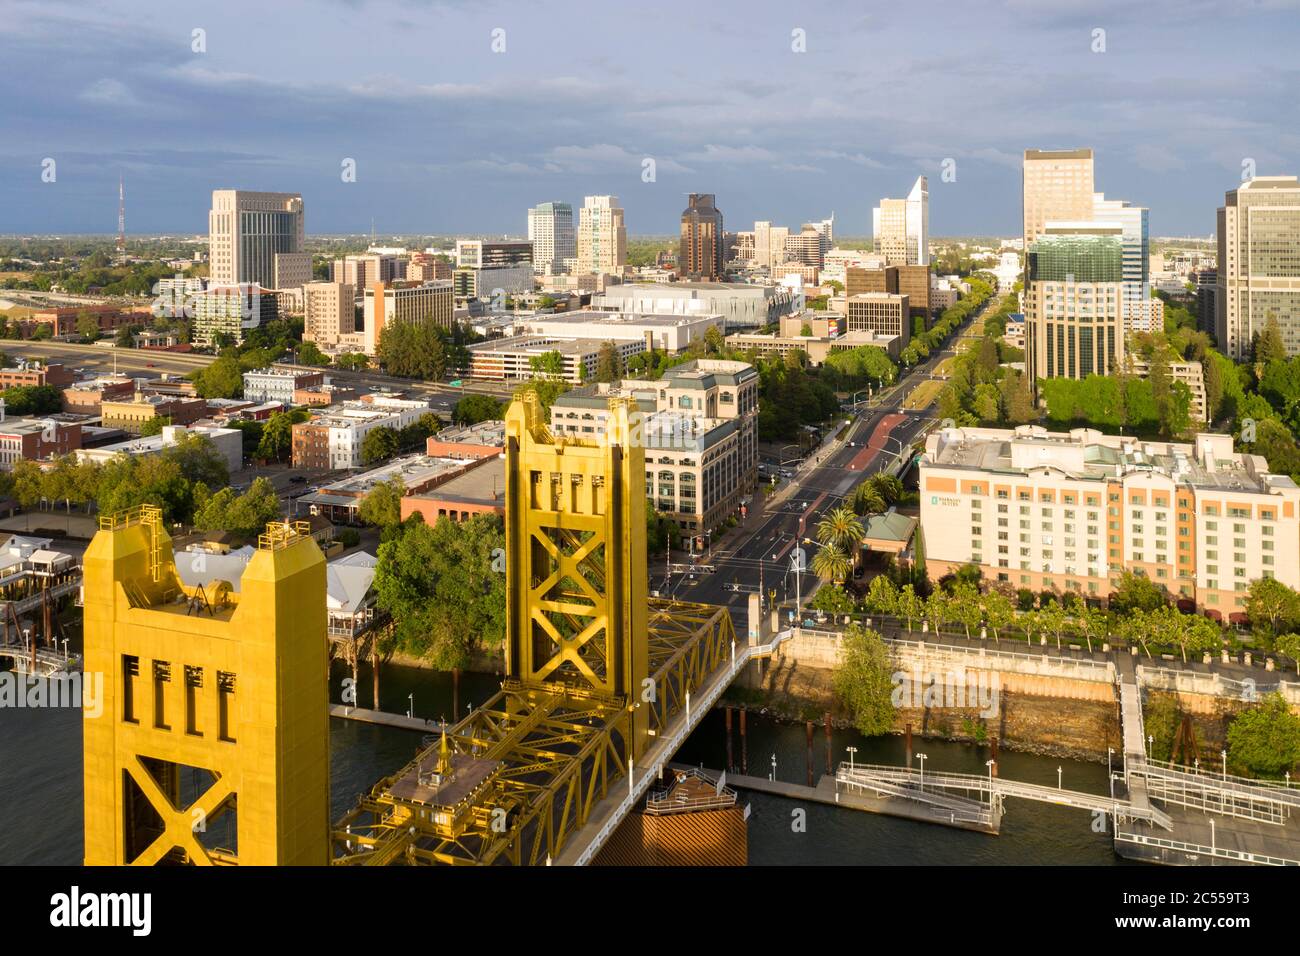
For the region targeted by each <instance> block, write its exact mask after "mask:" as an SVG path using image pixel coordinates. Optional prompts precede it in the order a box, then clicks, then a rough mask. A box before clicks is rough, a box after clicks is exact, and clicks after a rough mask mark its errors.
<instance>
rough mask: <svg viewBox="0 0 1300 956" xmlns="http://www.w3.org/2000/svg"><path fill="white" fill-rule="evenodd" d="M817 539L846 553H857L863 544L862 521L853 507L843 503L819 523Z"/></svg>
mask: <svg viewBox="0 0 1300 956" xmlns="http://www.w3.org/2000/svg"><path fill="white" fill-rule="evenodd" d="M817 540H818V541H820V542H821V543H822V544H826V545H830V546H831V547H834V548H838V549H839V550H840V551H843V552H844V553H845V554H849V555H853V554H856V553H857V550H858V547H859V546H860V545H861V544H862V522H861V521H859V520H858V516H857V515H855V514H854V513H853V509H852V508H847V507H844V506H843V505H841V506H840V507H838V508H836V509H835V510H834V511H832V512H830V513H829V514H827V515H826V517H825V518H823V519H822V520H821V522H820V523H819V524H818V525H817Z"/></svg>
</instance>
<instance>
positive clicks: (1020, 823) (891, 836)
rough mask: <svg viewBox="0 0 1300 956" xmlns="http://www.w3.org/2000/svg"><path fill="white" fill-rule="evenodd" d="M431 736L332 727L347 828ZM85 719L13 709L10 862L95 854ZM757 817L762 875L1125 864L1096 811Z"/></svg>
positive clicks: (713, 727)
mask: <svg viewBox="0 0 1300 956" xmlns="http://www.w3.org/2000/svg"><path fill="white" fill-rule="evenodd" d="M344 676H346V672H345V671H344V670H343V669H342V667H341V666H339V665H337V664H336V665H335V668H334V672H333V675H332V677H333V679H332V681H331V686H332V687H333V688H335V689H336V691H335V692H336V693H337V688H339V687H340V686H341V682H342V681H341V679H342V678H343V677H344ZM380 683H381V703H382V704H383V706H384V709H386V710H390V711H394V712H405V711H406V709H407V707H408V706H409V704H410V703H411V701H410V698H409V697H408V695H411V694H413V695H414V706H415V713H416V714H417V715H419V716H427V717H429V718H430V719H432V720H434V721H437V720H439V719H441V718H443V717H446V718H448V719H450V717H451V713H450V707H451V680H450V676H449V675H446V674H440V673H434V672H431V671H428V670H423V669H420V668H413V667H402V666H395V665H388V666H385V668H384V670H383V672H382V675H381V681H380ZM498 685H499V678H497V677H493V676H492V675H485V674H466V675H464V677H463V678H462V680H461V709H462V712H463V711H465V710H466V709H467V708H469V707H471V706H473V705H475V704H479V703H482V702H483V701H484V700H486V699H487V697H488V696H490V695H491V694H492V693H494V692H495V691H496V690H497V688H498ZM359 686H360V688H361V692H360V700H359V703H360V704H361V705H362V706H368V705H369V704H370V686H371V683H370V675H369V671H368V670H367V669H366V668H362V670H361V673H360V681H359ZM724 728H725V724H724V717H723V714H722V713H721V712H720V711H714V712H713V713H711V714H709V715H708V716H707V717H706V718H705V719H704V721H703V723H701V725H700V727H699V728H698V729H697V730H696V732H695V734H694V735H693V736H692V737H691V738H690V739H689V740H688V741H687V742H686V744H685V745H684V746H683V748H682V750H681V752H680V753H679V754H678V757H677V759H678V760H679V761H680V762H682V763H689V764H697V765H698V764H703V766H704V767H706V768H710V769H718V768H720V767H721V766H722V765H723V764H724V763H725V760H726V731H725V729H724ZM815 730H816V733H815V735H814V738H813V759H814V770H815V772H816V773H818V774H820V773H821V772H822V771H823V770H824V769H825V759H826V758H825V753H826V747H825V741H824V738H823V736H822V734H823V730H822V728H821V727H820V726H818V727H816V728H815ZM748 731H749V733H748V738H749V743H748V766H749V772H750V773H751V774H752V775H755V776H764V777H765V776H767V775H768V773H769V772H771V758H772V756H773V755H775V757H776V774H777V777H778V779H781V780H789V781H791V782H795V783H806V782H807V744H806V737H805V730H804V728H803V726H802V725H791V724H781V723H777V722H775V721H771V720H768V719H766V718H764V717H762V716H760V715H757V714H754V713H751V714H750V718H749V721H748ZM733 733H734V734H735V736H733V738H732V739H733V745H734V747H735V759H736V762H737V763H739V761H740V741H739V730H738V726H737V727H736V728H735V729H734V730H733ZM421 736H422V735H421V734H419V733H416V732H413V731H407V730H397V729H393V728H388V727H376V726H372V725H369V724H362V723H359V722H356V721H351V720H343V719H338V718H335V719H331V721H330V795H331V807H332V818H335V819H337V817H338V816H340V815H341V814H342V813H343V812H344V811H345V810H346V809H347V808H348V807H350V806H351V805H352V804H353V803H354V802H355V800H356V797H357V795H358V794H359V793H361V792H363V791H364V790H367V789H368V788H369V787H370V786H371V785H372V784H373V783H374V782H375V781H376V780H378V779H379V778H380V777H381V776H383V775H385V774H387V773H391V772H392V771H393V770H395V769H397V768H398V767H400V766H401V765H402V764H404V763H405V762H406V761H407V760H409V759H410V758H411V756H412V755H413V754H414V753H415V751H416V749H417V748H418V747H419V745H420V739H421ZM850 746H852V747H856V748H857V753H856V754H855V755H854V759H855V760H858V761H861V762H864V763H893V764H901V763H902V762H903V759H904V744H903V739H902V738H901V737H873V738H864V737H862V736H861V735H860V734H858V733H856V732H855V731H852V730H836V731H834V733H833V735H832V754H833V758H834V759H835V760H836V761H840V760H847V759H848V755H847V753H846V751H845V748H846V747H850ZM81 747H82V745H81V713H80V711H76V710H56V709H43V710H27V709H9V708H7V709H4V710H0V807H2V808H3V809H2V810H0V864H5V865H15V864H63V865H76V864H79V863H80V862H81V855H82V779H81V766H82V754H81ZM914 750H917V751H920V752H922V753H925V754H926V755H927V760H926V769H927V770H929V769H934V770H953V771H963V772H967V773H983V772H985V766H984V761H985V760H987V759H988V757H989V752H988V749H987V748H982V747H975V746H970V745H966V744H957V743H946V742H943V741H936V740H925V741H922V740H920V739H919V738H918V739H916V740H915V741H914ZM999 760H1000V763H999V773H1000V774H1001V775H1002V776H1004V777H1009V778H1013V779H1016V780H1025V781H1028V782H1031V783H1041V784H1048V785H1055V784H1056V783H1057V768H1058V767H1060V768H1061V770H1062V775H1063V780H1064V785H1065V786H1066V787H1067V788H1072V789H1077V790H1090V791H1093V792H1096V793H1104V792H1105V789H1106V768H1105V767H1104V766H1099V765H1097V764H1090V763H1082V762H1079V761H1071V760H1064V761H1062V760H1056V759H1052V758H1047V757H1039V756H1034V755H1031V754H1022V753H1016V752H1014V751H1007V750H1003V751H1002V752H1001V754H1000V755H999ZM741 800H742V801H744V802H745V803H747V804H748V805H749V806H750V808H751V811H752V815H751V817H750V821H749V859H750V863H751V864H754V865H764V864H794V865H851V864H889V865H918V864H968V865H982V864H983V865H992V864H999V865H1005V864H1060V865H1116V864H1119V863H1121V862H1122V861H1121V860H1119V859H1118V858H1117V857H1116V856H1115V855H1114V853H1113V852H1112V850H1111V843H1110V839H1109V837H1108V836H1107V835H1106V834H1101V833H1095V832H1093V830H1092V828H1091V822H1092V818H1091V816H1090V815H1089V814H1088V813H1087V812H1085V811H1082V810H1074V809H1070V808H1067V807H1057V806H1051V805H1048V804H1041V803H1030V802H1027V801H1020V800H1008V801H1007V804H1006V813H1005V815H1004V817H1003V820H1002V833H1001V835H1000V836H988V835H985V834H981V833H970V832H966V831H963V830H953V829H949V828H947V827H942V826H935V825H931V824H922V823H914V822H911V821H907V820H899V819H895V818H892V817H885V816H879V815H876V814H870V813H863V812H860V811H855V810H848V809H840V808H837V807H830V806H824V805H821V804H808V805H807V806H806V807H803V809H805V810H806V811H807V813H806V818H805V824H806V826H805V827H804V828H803V829H802V830H797V829H796V827H795V826H794V825H793V823H794V816H793V811H794V810H796V809H798V808H800V807H801V806H802V805H801V804H799V803H798V802H796V801H792V800H786V799H782V798H779V797H772V796H767V795H764V794H758V793H748V792H743V791H742V793H741Z"/></svg>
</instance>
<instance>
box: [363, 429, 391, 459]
mask: <svg viewBox="0 0 1300 956" xmlns="http://www.w3.org/2000/svg"><path fill="white" fill-rule="evenodd" d="M398 445H399V442H398V438H397V429H395V428H388V427H387V426H385V427H383V428H372V429H370V431H368V432H366V437H365V438H363V439H362V440H361V462H362V464H366V465H374V464H377V463H379V462H381V461H387V460H388V459H389V458H392V457H393V456H394V455H396V454H397V451H398Z"/></svg>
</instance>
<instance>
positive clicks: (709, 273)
mask: <svg viewBox="0 0 1300 956" xmlns="http://www.w3.org/2000/svg"><path fill="white" fill-rule="evenodd" d="M723 265H724V259H723V253H722V210H720V209H719V208H718V207H717V204H716V202H715V200H714V194H713V193H691V194H690V196H689V197H688V198H687V200H686V209H685V210H684V211H683V212H682V231H681V243H680V245H679V246H678V252H677V274H678V275H680V276H681V277H682V278H683V279H688V280H695V281H698V280H704V281H711V280H714V279H717V278H719V277H720V276H721V275H722V272H723Z"/></svg>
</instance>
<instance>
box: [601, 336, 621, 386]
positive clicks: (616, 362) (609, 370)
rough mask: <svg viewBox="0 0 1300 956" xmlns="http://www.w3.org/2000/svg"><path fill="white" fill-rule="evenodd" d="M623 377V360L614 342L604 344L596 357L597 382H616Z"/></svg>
mask: <svg viewBox="0 0 1300 956" xmlns="http://www.w3.org/2000/svg"><path fill="white" fill-rule="evenodd" d="M622 377H623V358H622V356H621V355H619V354H618V346H616V345H615V344H614V343H613V342H602V343H601V345H600V353H599V354H598V355H597V356H596V381H598V382H616V381H618V380H619V379H620V378H622Z"/></svg>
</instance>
